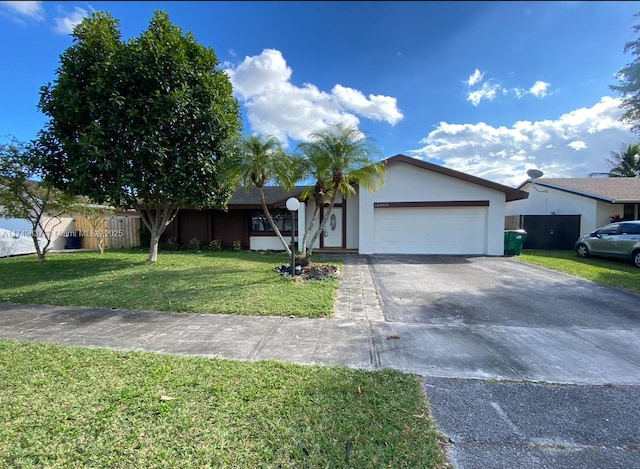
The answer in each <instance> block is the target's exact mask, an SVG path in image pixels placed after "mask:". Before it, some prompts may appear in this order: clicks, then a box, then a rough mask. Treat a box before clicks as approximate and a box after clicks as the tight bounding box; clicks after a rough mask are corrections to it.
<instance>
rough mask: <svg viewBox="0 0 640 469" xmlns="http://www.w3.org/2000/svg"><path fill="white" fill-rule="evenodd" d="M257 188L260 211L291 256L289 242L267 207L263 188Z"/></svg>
mask: <svg viewBox="0 0 640 469" xmlns="http://www.w3.org/2000/svg"><path fill="white" fill-rule="evenodd" d="M258 189H260V203H261V204H262V211H263V212H264V214H265V216H266V217H267V221H268V222H269V225H271V228H273V231H275V233H276V236H277V237H278V239H279V240H280V243H282V245H283V246H284V250H285V251H286V252H287V254H288V255H289V256H291V248H289V243H288V242H287V241H285V239H284V237H283V236H282V233H280V230H279V229H278V227H277V226H276V224H275V222H274V221H273V217H272V216H271V213H270V212H269V209H268V208H267V201H266V199H265V198H264V189H263V188H262V187H259V188H258ZM291 229H293V226H292V227H291Z"/></svg>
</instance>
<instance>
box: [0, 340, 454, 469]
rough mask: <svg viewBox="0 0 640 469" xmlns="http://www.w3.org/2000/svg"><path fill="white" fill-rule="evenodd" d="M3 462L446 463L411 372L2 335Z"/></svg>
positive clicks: (97, 464)
mask: <svg viewBox="0 0 640 469" xmlns="http://www.w3.org/2000/svg"><path fill="white" fill-rule="evenodd" d="M0 402H1V403H2V405H0V421H2V425H0V441H2V442H3V443H2V445H0V466H2V467H23V468H32V467H33V468H35V467H49V468H53V467H56V468H68V467H145V468H166V467H181V468H191V467H194V468H195V467H197V468H201V467H228V468H249V467H251V468H253V467H283V468H284V467H296V468H305V467H309V468H311V467H314V468H315V467H327V468H329V467H331V468H334V467H335V468H339V467H350V468H370V467H393V468H396V467H421V468H435V467H445V466H446V463H445V459H444V456H443V450H442V447H441V445H440V443H439V440H438V434H437V432H436V430H435V427H434V424H433V422H432V421H431V419H430V418H429V409H428V405H427V402H426V399H425V395H424V392H423V389H422V387H421V384H420V379H419V377H417V376H414V375H408V374H403V373H400V372H397V371H391V370H387V371H375V372H373V371H358V370H351V369H345V368H338V367H316V366H300V365H291V364H284V363H278V362H273V361H264V362H240V361H230V360H219V359H205V358H197V357H180V356H169V355H157V354H151V353H141V352H118V351H110V350H99V349H82V348H76V347H68V346H60V345H53V344H35V343H22V342H14V341H8V340H0Z"/></svg>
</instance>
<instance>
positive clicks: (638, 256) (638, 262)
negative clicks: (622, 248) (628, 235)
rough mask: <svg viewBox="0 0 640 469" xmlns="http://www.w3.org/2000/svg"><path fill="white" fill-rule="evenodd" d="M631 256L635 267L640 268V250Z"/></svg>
mask: <svg viewBox="0 0 640 469" xmlns="http://www.w3.org/2000/svg"><path fill="white" fill-rule="evenodd" d="M631 256H632V259H633V263H634V264H635V266H636V267H638V268H640V249H638V250H637V251H634V252H633V254H631Z"/></svg>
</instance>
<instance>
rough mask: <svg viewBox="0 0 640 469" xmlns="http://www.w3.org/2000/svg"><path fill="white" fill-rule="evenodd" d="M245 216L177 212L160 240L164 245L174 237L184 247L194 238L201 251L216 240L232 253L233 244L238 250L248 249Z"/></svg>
mask: <svg viewBox="0 0 640 469" xmlns="http://www.w3.org/2000/svg"><path fill="white" fill-rule="evenodd" d="M249 212H250V211H249V210H230V211H228V212H223V211H221V210H212V209H203V210H194V209H181V210H180V211H179V212H178V215H177V216H176V218H175V219H174V220H173V221H172V222H171V223H170V224H169V226H167V229H166V230H165V231H164V233H163V234H162V236H161V237H160V239H161V241H163V242H166V241H167V240H168V239H169V238H171V237H175V238H176V239H177V240H178V244H179V245H180V246H187V245H188V244H189V241H190V240H191V239H193V238H198V239H199V240H200V246H201V247H202V248H204V247H205V246H207V245H208V244H209V243H210V242H211V241H212V240H214V239H219V240H220V241H221V242H222V248H223V249H233V242H234V241H236V240H240V242H241V243H242V248H243V249H249Z"/></svg>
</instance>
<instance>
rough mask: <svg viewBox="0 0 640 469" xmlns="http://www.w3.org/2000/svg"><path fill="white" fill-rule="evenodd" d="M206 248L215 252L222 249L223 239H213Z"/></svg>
mask: <svg viewBox="0 0 640 469" xmlns="http://www.w3.org/2000/svg"><path fill="white" fill-rule="evenodd" d="M205 249H206V250H207V251H213V252H218V251H222V241H221V240H219V239H212V240H211V242H210V243H209V244H207V246H206V248H205Z"/></svg>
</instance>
